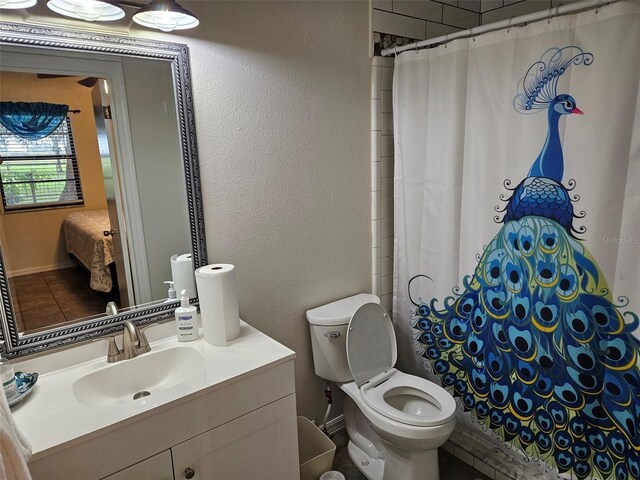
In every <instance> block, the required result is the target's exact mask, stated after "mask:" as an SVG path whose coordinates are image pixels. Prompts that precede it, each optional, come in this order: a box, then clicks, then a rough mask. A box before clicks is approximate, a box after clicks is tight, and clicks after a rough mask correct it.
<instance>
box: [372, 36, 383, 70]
mask: <svg viewBox="0 0 640 480" xmlns="http://www.w3.org/2000/svg"><path fill="white" fill-rule="evenodd" d="M374 41H377V40H376V38H375V37H374ZM371 66H372V67H381V66H382V57H379V56H377V55H376V56H374V57H373V58H372V59H371Z"/></svg>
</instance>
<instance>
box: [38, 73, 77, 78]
mask: <svg viewBox="0 0 640 480" xmlns="http://www.w3.org/2000/svg"><path fill="white" fill-rule="evenodd" d="M74 76H75V75H56V74H55V73H38V75H37V77H38V78H40V79H48V78H67V77H74Z"/></svg>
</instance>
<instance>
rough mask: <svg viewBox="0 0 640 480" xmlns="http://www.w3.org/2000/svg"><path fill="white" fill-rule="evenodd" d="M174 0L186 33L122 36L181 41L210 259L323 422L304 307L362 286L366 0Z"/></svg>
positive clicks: (365, 277)
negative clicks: (226, 268) (279, 348)
mask: <svg viewBox="0 0 640 480" xmlns="http://www.w3.org/2000/svg"><path fill="white" fill-rule="evenodd" d="M180 3H181V4H182V5H183V6H185V7H186V8H188V9H190V10H192V11H193V12H194V13H195V14H196V15H197V16H198V17H199V19H200V26H199V27H198V28H196V29H195V30H187V31H184V32H176V34H165V33H162V32H158V31H152V30H148V29H143V28H142V27H138V26H137V25H135V24H133V23H131V30H130V34H131V35H132V36H141V37H146V38H155V39H158V40H165V41H171V42H179V43H186V44H187V45H188V46H189V49H190V58H191V71H192V81H193V93H194V102H195V105H194V109H195V115H196V129H197V138H198V151H199V156H200V173H201V182H202V191H203V197H204V214H205V224H206V235H207V246H208V250H209V261H210V262H223V261H224V262H229V263H233V264H235V265H236V267H237V283H238V289H239V299H240V314H241V316H242V318H243V319H244V320H245V321H247V322H248V323H250V324H251V325H253V326H255V327H256V328H258V329H260V330H262V331H263V332H265V333H266V334H268V335H270V336H272V337H273V338H275V339H276V340H278V341H280V342H281V343H283V344H284V345H286V346H288V347H290V348H291V349H293V350H295V351H296V353H297V358H296V361H295V369H296V391H297V401H298V414H299V415H304V416H307V417H310V418H314V417H315V418H316V419H318V420H321V419H322V417H323V415H324V410H325V406H326V404H325V400H324V394H323V385H324V383H323V382H322V381H321V380H320V379H318V378H317V377H316V376H315V373H314V371H313V360H312V356H311V342H310V337H309V330H308V325H307V321H306V318H305V311H306V310H307V309H309V308H313V307H316V306H318V305H321V304H323V303H327V302H330V301H333V300H337V299H339V298H342V297H345V296H349V295H353V294H355V293H358V292H363V291H370V289H371V220H370V218H371V215H370V212H371V207H370V202H371V170H370V138H371V132H370V111H369V108H370V78H371V77H370V69H371V66H370V65H371V64H370V61H369V58H368V52H369V44H368V43H369V10H368V8H369V5H368V2H366V1H362V0H360V1H332V2H321V1H304V2H302V1H286V2H285V1H256V2H249V1H233V2H218V1H207V2H204V1H187V0H182V1H181V2H180ZM127 12H128V15H129V17H128V18H130V15H131V10H130V9H127ZM55 19H56V23H58V24H59V22H60V19H61V17H59V16H55ZM12 20H13V19H12ZM83 26H87V24H83ZM89 27H90V28H100V27H99V26H94V25H90V26H89ZM103 28H109V26H108V25H107V26H106V27H103ZM150 88H152V85H150ZM160 188H164V186H160ZM338 400H339V399H338ZM336 410H339V408H337V409H336ZM336 413H340V412H339V411H338V412H336Z"/></svg>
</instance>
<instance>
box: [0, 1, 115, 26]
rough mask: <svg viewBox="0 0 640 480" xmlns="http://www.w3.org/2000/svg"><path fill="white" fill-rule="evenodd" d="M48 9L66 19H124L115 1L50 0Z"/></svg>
mask: <svg viewBox="0 0 640 480" xmlns="http://www.w3.org/2000/svg"><path fill="white" fill-rule="evenodd" d="M0 1H2V0H0ZM47 7H49V9H51V10H53V11H54V12H56V13H59V14H60V15H64V16H65V17H71V18H79V19H80V20H86V21H88V22H110V21H113V20H119V19H121V18H122V17H124V10H122V8H120V6H119V5H118V4H117V3H116V2H115V1H113V0H49V1H48V2H47Z"/></svg>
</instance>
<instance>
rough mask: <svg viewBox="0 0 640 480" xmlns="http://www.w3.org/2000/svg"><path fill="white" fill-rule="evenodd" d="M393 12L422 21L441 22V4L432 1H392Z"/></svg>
mask: <svg viewBox="0 0 640 480" xmlns="http://www.w3.org/2000/svg"><path fill="white" fill-rule="evenodd" d="M393 12H394V13H400V14H402V15H409V16H411V17H417V18H421V19H423V20H432V21H434V22H440V21H442V4H441V3H438V2H434V1H432V0H393Z"/></svg>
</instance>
